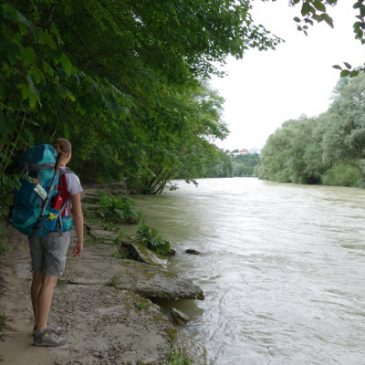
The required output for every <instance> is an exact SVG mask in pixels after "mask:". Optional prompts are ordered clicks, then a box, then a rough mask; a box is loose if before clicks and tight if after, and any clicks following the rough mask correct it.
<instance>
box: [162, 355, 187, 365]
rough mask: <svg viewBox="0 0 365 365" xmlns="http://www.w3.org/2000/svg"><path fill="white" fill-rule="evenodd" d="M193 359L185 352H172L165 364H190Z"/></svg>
mask: <svg viewBox="0 0 365 365" xmlns="http://www.w3.org/2000/svg"><path fill="white" fill-rule="evenodd" d="M192 364H193V360H192V359H191V358H189V357H188V356H186V355H185V354H180V353H178V352H172V353H171V355H170V357H169V359H168V362H167V364H166V365H192Z"/></svg>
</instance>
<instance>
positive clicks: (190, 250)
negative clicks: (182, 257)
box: [185, 248, 201, 255]
mask: <svg viewBox="0 0 365 365" xmlns="http://www.w3.org/2000/svg"><path fill="white" fill-rule="evenodd" d="M185 253H187V254H189V255H201V252H199V251H197V250H193V249H192V248H188V249H187V250H185Z"/></svg>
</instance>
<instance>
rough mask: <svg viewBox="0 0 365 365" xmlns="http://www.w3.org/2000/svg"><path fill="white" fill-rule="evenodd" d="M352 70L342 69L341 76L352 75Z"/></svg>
mask: <svg viewBox="0 0 365 365" xmlns="http://www.w3.org/2000/svg"><path fill="white" fill-rule="evenodd" d="M350 73H351V72H350V71H349V70H342V71H341V73H340V76H341V77H347V76H349V75H350Z"/></svg>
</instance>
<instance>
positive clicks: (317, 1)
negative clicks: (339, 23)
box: [313, 0, 326, 12]
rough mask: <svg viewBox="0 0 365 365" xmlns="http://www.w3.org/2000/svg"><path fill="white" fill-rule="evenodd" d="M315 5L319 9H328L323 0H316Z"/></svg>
mask: <svg viewBox="0 0 365 365" xmlns="http://www.w3.org/2000/svg"><path fill="white" fill-rule="evenodd" d="M313 5H314V7H315V8H316V9H317V10H319V11H323V12H325V11H326V6H325V5H324V4H323V2H322V1H321V0H315V1H314V3H313Z"/></svg>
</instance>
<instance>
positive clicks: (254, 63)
mask: <svg viewBox="0 0 365 365" xmlns="http://www.w3.org/2000/svg"><path fill="white" fill-rule="evenodd" d="M353 2H354V1H353V0H339V4H338V5H337V6H335V7H334V8H330V9H329V11H328V12H329V13H330V14H331V15H332V18H333V19H334V29H332V28H330V27H329V26H328V25H327V24H325V23H324V22H323V23H320V24H315V25H314V26H313V27H310V28H309V33H308V37H306V36H305V35H304V34H303V33H302V32H298V31H297V30H296V23H295V22H294V21H293V20H292V19H293V18H294V17H295V16H298V14H300V7H299V6H297V7H295V8H291V7H289V6H288V1H287V0H278V1H276V2H265V3H263V2H261V1H259V0H258V1H256V3H255V6H254V9H253V13H252V14H253V18H254V20H255V21H256V23H261V24H263V25H264V26H265V27H266V29H268V30H270V31H271V32H272V33H274V34H276V35H277V36H279V37H281V38H284V39H285V40H286V42H285V43H282V44H280V45H279V46H278V47H277V49H276V50H275V51H265V52H258V51H254V50H249V51H248V52H247V53H246V55H245V57H244V59H242V60H235V59H233V58H229V59H227V65H226V66H225V67H224V70H225V71H226V72H227V73H228V75H227V76H226V77H225V78H223V79H219V78H217V77H213V78H212V80H211V83H210V84H211V86H212V87H213V89H216V90H218V92H219V94H220V95H221V96H223V97H224V99H225V104H224V113H223V120H224V121H225V122H226V123H227V125H228V127H229V129H230V131H231V134H230V136H228V137H227V138H226V139H225V140H224V141H223V142H221V141H216V144H217V145H218V146H219V147H221V148H225V149H230V150H232V149H235V148H239V149H240V148H243V147H246V148H253V147H257V148H262V147H263V146H264V144H265V142H266V140H267V138H268V137H269V135H270V134H272V133H273V132H274V131H275V130H276V129H277V128H278V127H279V126H280V125H281V124H282V123H283V122H285V121H286V120H288V119H293V118H294V119H296V118H298V117H299V116H301V115H302V114H305V115H307V116H315V115H318V114H320V113H322V112H325V111H326V110H327V109H328V106H329V103H330V98H331V94H332V91H333V89H334V87H335V85H336V83H337V81H338V80H339V71H338V70H335V69H334V68H332V66H333V65H335V64H341V63H342V62H343V61H346V62H349V63H350V64H351V65H352V66H357V65H359V64H362V63H363V62H364V61H365V52H364V51H365V46H362V45H361V43H360V42H359V41H358V40H355V38H354V34H353V32H352V24H353V22H354V21H355V18H354V14H355V13H354V10H353V9H352V4H353Z"/></svg>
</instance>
